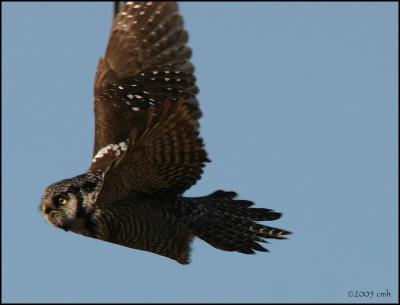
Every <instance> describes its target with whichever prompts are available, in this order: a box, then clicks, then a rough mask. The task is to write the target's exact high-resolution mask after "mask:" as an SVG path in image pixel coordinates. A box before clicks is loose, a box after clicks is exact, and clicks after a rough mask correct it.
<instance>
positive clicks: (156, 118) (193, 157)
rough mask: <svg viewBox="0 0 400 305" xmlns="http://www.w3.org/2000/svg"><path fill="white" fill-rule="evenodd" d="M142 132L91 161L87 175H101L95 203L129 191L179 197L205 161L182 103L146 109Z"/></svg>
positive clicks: (198, 138) (187, 111)
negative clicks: (94, 173)
mask: <svg viewBox="0 0 400 305" xmlns="http://www.w3.org/2000/svg"><path fill="white" fill-rule="evenodd" d="M142 125H144V126H145V128H143V129H142V130H140V129H138V128H135V129H133V130H132V131H131V133H130V136H129V138H128V139H127V140H126V141H124V142H121V143H118V144H115V145H112V146H109V147H108V148H107V149H105V150H104V151H100V153H99V154H97V155H96V157H95V158H94V160H93V163H92V167H91V169H90V170H91V171H96V170H102V171H103V172H104V179H103V186H102V189H101V191H100V194H99V196H98V199H97V202H98V203H99V204H101V203H109V202H112V201H114V202H115V201H116V200H119V199H122V198H124V197H126V196H127V195H128V194H129V193H131V192H139V193H142V194H151V195H152V196H157V195H159V196H177V195H178V196H179V195H181V194H182V193H183V192H184V191H185V190H187V189H188V188H190V187H191V186H192V185H193V184H195V183H196V181H197V180H198V179H199V178H200V176H201V174H202V172H203V167H204V163H205V162H207V161H209V160H208V158H207V153H206V151H205V150H204V148H203V146H204V144H203V141H202V139H201V138H200V137H199V132H198V126H197V124H196V122H195V120H194V119H193V117H192V115H191V114H190V111H189V109H188V107H187V106H186V105H185V104H184V103H183V102H182V101H178V102H171V101H164V102H163V103H162V104H161V106H160V107H158V108H157V107H151V108H150V109H149V111H148V112H147V114H146V117H145V118H144V121H143V123H142Z"/></svg>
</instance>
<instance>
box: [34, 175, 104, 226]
mask: <svg viewBox="0 0 400 305" xmlns="http://www.w3.org/2000/svg"><path fill="white" fill-rule="evenodd" d="M100 183H101V179H99V177H96V176H95V175H90V174H85V175H80V176H77V177H74V178H71V179H66V180H62V181H60V182H57V183H54V184H52V185H50V186H49V187H47V189H46V191H45V194H44V196H43V198H42V202H41V204H40V210H41V212H42V214H43V217H44V218H45V219H46V221H47V222H48V223H50V224H52V225H54V226H56V227H59V228H61V229H64V230H66V231H69V230H73V231H79V229H80V228H82V227H83V226H84V224H85V221H86V220H87V214H88V213H89V212H90V210H93V198H95V195H96V193H97V191H98V189H99V185H100Z"/></svg>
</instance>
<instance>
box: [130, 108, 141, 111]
mask: <svg viewBox="0 0 400 305" xmlns="http://www.w3.org/2000/svg"><path fill="white" fill-rule="evenodd" d="M132 110H133V111H139V110H140V108H139V107H132Z"/></svg>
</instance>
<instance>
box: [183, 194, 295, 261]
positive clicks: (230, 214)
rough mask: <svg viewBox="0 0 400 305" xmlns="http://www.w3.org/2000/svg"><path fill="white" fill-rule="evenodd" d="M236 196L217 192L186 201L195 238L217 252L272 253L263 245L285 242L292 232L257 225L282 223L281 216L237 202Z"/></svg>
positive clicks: (247, 202) (241, 201) (249, 203)
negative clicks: (272, 242)
mask: <svg viewBox="0 0 400 305" xmlns="http://www.w3.org/2000/svg"><path fill="white" fill-rule="evenodd" d="M236 196H237V194H236V193H235V192H225V191H221V190H219V191H216V192H214V193H212V194H210V195H208V196H205V197H197V198H183V199H184V203H185V206H186V208H185V214H186V217H185V218H186V222H187V224H188V226H189V227H190V228H191V230H192V232H193V234H194V235H196V236H198V237H199V238H201V239H203V240H204V241H206V242H207V243H209V244H210V245H212V246H213V247H215V248H218V249H221V250H225V251H238V252H241V253H245V254H254V253H255V251H261V252H268V250H267V249H266V248H264V247H263V246H261V245H260V244H259V242H262V243H267V241H266V240H265V239H269V238H274V239H285V238H286V235H289V234H291V232H289V231H286V230H282V229H278V228H274V227H269V226H265V225H262V224H259V223H257V221H272V220H276V219H279V218H280V217H281V215H282V214H281V213H278V212H275V211H273V210H271V209H265V208H252V207H251V206H252V205H253V202H252V201H249V200H238V199H234V198H235V197H236Z"/></svg>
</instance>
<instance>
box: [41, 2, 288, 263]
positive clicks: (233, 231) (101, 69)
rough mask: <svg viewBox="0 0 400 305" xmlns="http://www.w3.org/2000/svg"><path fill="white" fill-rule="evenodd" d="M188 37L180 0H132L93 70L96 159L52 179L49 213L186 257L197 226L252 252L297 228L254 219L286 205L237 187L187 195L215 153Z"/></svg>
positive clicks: (122, 241) (96, 232)
mask: <svg viewBox="0 0 400 305" xmlns="http://www.w3.org/2000/svg"><path fill="white" fill-rule="evenodd" d="M187 40H188V34H187V32H186V31H185V30H184V28H183V20H182V17H181V16H180V15H179V12H178V6H177V4H176V3H175V2H127V3H126V5H125V6H124V7H123V9H122V10H121V11H120V12H119V13H118V14H117V15H116V17H115V20H114V23H113V28H112V32H111V36H110V40H109V43H108V47H107V50H106V54H105V56H104V58H101V59H100V61H99V65H98V69H97V73H96V80H95V92H94V93H95V100H94V111H95V143H94V153H93V156H94V157H93V160H92V164H91V166H90V168H89V170H88V171H87V172H86V173H85V174H83V175H80V176H77V177H74V178H71V179H67V180H63V181H60V182H57V183H54V184H52V185H50V186H49V187H48V188H47V190H46V192H45V195H44V197H43V200H42V204H41V209H42V212H43V215H44V217H45V218H46V220H47V221H48V222H49V223H51V224H53V225H55V226H57V227H60V228H62V229H64V230H66V231H73V232H75V233H78V234H83V235H86V236H89V237H93V238H97V239H101V240H105V241H108V242H113V243H116V244H119V245H123V246H127V247H130V248H136V249H141V250H145V251H150V252H153V253H156V254H159V255H163V256H166V257H169V258H172V259H174V260H176V261H178V262H179V263H182V264H187V263H189V258H190V243H191V241H192V239H193V237H195V236H198V237H200V238H202V239H203V240H205V241H206V242H208V243H209V244H211V245H212V246H214V247H216V248H218V249H222V250H226V251H238V252H241V253H245V254H252V253H255V252H254V251H267V250H266V249H265V248H264V247H262V246H261V245H260V244H259V242H265V240H264V238H275V239H283V238H285V235H287V234H290V232H288V231H285V230H282V229H277V228H273V227H267V226H264V225H261V224H259V223H257V222H258V221H265V220H267V221H272V220H276V219H278V218H280V216H281V214H280V213H277V212H274V211H272V210H270V209H264V208H253V207H252V205H253V203H252V202H251V201H248V200H237V199H235V198H236V193H235V192H225V191H221V190H220V191H216V192H214V193H212V194H210V195H208V196H205V197H196V198H188V197H183V193H184V192H185V191H186V190H187V189H189V188H190V187H191V186H193V185H194V184H195V183H196V182H197V180H198V179H200V177H201V174H202V173H203V167H204V165H205V163H206V162H209V160H208V158H207V153H206V151H205V149H204V143H203V140H202V139H201V138H200V137H199V123H198V119H199V118H200V117H201V111H200V109H199V104H198V101H197V99H196V94H197V93H198V88H197V86H196V83H195V81H196V79H195V77H194V75H193V72H194V67H193V65H192V64H191V63H190V61H189V60H190V56H191V50H190V48H189V47H188V46H187V44H186V43H187Z"/></svg>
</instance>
